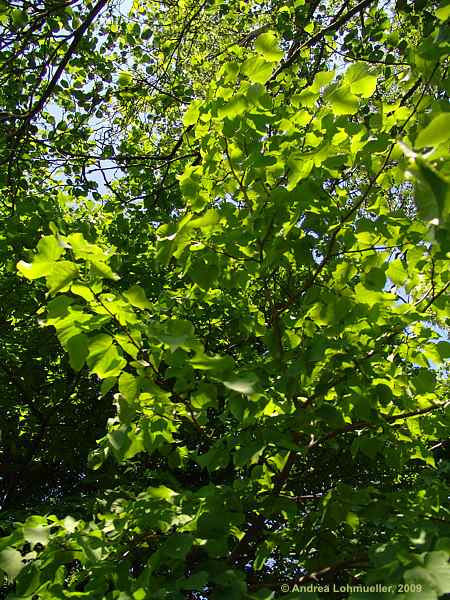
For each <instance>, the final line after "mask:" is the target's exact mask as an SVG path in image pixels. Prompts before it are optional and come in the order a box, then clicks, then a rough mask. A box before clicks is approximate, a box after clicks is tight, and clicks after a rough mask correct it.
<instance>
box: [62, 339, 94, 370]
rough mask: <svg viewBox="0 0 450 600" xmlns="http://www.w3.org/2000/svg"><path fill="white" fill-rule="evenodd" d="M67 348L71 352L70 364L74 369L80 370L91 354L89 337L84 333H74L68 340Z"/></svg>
mask: <svg viewBox="0 0 450 600" xmlns="http://www.w3.org/2000/svg"><path fill="white" fill-rule="evenodd" d="M66 349H67V351H68V352H69V362H70V366H71V367H72V369H73V370H74V371H80V369H82V368H83V365H84V363H85V361H86V358H87V356H88V354H89V340H88V337H87V336H86V335H84V333H79V334H78V335H74V336H73V337H71V338H70V339H69V340H68V341H67V343H66Z"/></svg>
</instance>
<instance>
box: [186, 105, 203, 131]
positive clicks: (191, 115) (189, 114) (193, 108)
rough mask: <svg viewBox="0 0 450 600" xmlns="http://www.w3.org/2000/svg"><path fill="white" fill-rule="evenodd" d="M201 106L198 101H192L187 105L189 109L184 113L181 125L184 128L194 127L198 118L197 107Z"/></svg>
mask: <svg viewBox="0 0 450 600" xmlns="http://www.w3.org/2000/svg"><path fill="white" fill-rule="evenodd" d="M200 106H201V101H200V100H194V101H193V102H191V104H190V105H189V108H188V109H187V111H186V112H185V113H184V116H183V125H184V126H185V127H189V125H194V124H195V123H197V121H198V117H199V116H200V110H199V107H200Z"/></svg>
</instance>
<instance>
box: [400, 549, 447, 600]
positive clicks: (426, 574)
mask: <svg viewBox="0 0 450 600" xmlns="http://www.w3.org/2000/svg"><path fill="white" fill-rule="evenodd" d="M403 578H404V580H405V583H406V584H410V585H411V584H416V585H417V584H419V585H421V586H422V590H423V592H424V593H425V594H426V593H428V594H430V593H431V594H432V595H430V596H426V597H427V598H436V599H437V598H439V597H440V596H441V595H442V594H447V593H448V592H450V567H449V563H448V553H447V552H444V551H441V550H440V551H436V552H428V553H427V554H426V555H425V561H424V564H423V566H419V567H415V568H413V569H409V570H407V571H405V573H404V575H403ZM424 597H425V595H424Z"/></svg>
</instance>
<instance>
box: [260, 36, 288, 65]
mask: <svg viewBox="0 0 450 600" xmlns="http://www.w3.org/2000/svg"><path fill="white" fill-rule="evenodd" d="M255 50H256V52H258V54H261V55H262V56H263V57H264V58H265V59H266V60H268V61H270V62H277V61H279V60H280V59H282V58H283V51H282V50H280V48H279V46H278V40H277V38H276V36H275V34H274V33H272V32H271V31H270V32H267V33H261V34H260V35H259V36H258V37H257V38H256V41H255Z"/></svg>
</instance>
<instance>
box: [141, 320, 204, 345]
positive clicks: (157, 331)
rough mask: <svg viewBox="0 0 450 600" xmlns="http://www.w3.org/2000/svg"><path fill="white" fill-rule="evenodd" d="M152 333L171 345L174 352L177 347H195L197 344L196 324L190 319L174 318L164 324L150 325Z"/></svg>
mask: <svg viewBox="0 0 450 600" xmlns="http://www.w3.org/2000/svg"><path fill="white" fill-rule="evenodd" d="M149 329H150V332H151V335H154V336H155V337H156V338H157V339H158V340H159V341H160V342H162V343H163V344H166V345H167V346H169V347H170V350H171V351H172V352H174V351H175V350H176V349H177V348H187V349H189V348H193V347H195V346H196V345H197V342H196V339H195V337H194V326H193V325H192V323H191V322H190V321H185V320H183V319H172V320H170V321H166V322H165V323H162V324H154V325H153V326H150V328H149Z"/></svg>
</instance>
